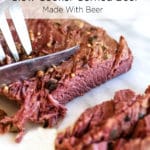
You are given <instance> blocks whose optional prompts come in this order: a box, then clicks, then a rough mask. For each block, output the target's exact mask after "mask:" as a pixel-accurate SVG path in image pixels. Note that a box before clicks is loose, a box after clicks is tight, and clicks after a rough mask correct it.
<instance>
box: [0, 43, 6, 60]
mask: <svg viewBox="0 0 150 150" xmlns="http://www.w3.org/2000/svg"><path fill="white" fill-rule="evenodd" d="M4 58H5V53H4V50H3V48H2V46H1V44H0V61H3V60H4Z"/></svg>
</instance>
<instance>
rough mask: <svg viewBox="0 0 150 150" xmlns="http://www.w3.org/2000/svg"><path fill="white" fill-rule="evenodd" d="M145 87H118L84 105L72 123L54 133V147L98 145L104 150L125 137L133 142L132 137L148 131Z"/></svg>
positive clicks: (68, 149)
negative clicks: (104, 99) (141, 89)
mask: <svg viewBox="0 0 150 150" xmlns="http://www.w3.org/2000/svg"><path fill="white" fill-rule="evenodd" d="M148 89H150V88H148ZM148 89H147V90H146V93H145V94H144V95H136V94H135V93H134V92H133V91H130V90H122V91H118V92H116V94H115V96H114V98H113V100H111V101H107V102H104V103H102V104H99V105H97V106H94V107H92V108H89V109H87V110H86V111H85V112H84V113H83V114H82V115H81V116H80V117H79V119H78V120H77V121H76V123H75V124H74V126H73V127H70V128H67V130H66V131H64V132H62V133H59V134H58V136H57V138H56V150H64V149H65V150H73V149H75V150H86V149H87V150H88V149H90V150H97V149H98V148H99V146H100V145H104V147H103V149H106V150H109V149H110V150H112V149H119V148H120V149H121V148H123V145H124V144H125V143H127V144H128V142H127V141H129V139H131V141H132V140H133V144H134V142H135V143H136V140H137V139H136V140H135V141H134V138H139V137H143V138H144V135H149V130H150V126H149V118H150V117H149V115H148V114H149V109H150V92H149V90H148ZM142 118H143V119H142ZM146 137H148V136H145V138H146ZM131 141H129V143H130V142H131ZM146 141H147V139H146ZM102 143H103V144H102ZM131 143H132V142H131ZM139 144H140V143H139ZM129 149H130V148H129Z"/></svg>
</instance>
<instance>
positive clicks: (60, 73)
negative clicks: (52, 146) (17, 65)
mask: <svg viewBox="0 0 150 150" xmlns="http://www.w3.org/2000/svg"><path fill="white" fill-rule="evenodd" d="M26 22H27V25H28V28H29V32H30V37H31V41H32V46H33V52H32V54H31V55H30V56H26V54H24V50H23V47H22V46H21V44H20V42H19V39H18V37H17V35H16V32H15V29H14V27H13V25H12V23H11V20H9V23H10V25H11V30H12V33H13V36H14V39H15V42H16V45H17V48H18V51H19V54H20V57H21V59H22V60H24V59H29V58H34V57H38V56H41V55H46V54H49V53H54V52H56V51H60V50H63V49H65V48H69V47H72V46H75V45H80V50H79V51H78V52H77V53H76V54H74V55H73V56H72V57H70V59H69V60H66V61H64V62H62V63H61V64H60V65H58V66H55V65H53V66H51V67H50V68H48V69H47V70H46V71H41V70H40V71H38V72H37V74H36V75H35V76H34V77H32V78H30V79H27V80H24V81H19V79H18V81H17V82H15V83H12V84H10V85H4V86H3V87H2V88H1V89H0V94H1V95H4V96H6V97H7V98H8V99H11V100H14V101H16V102H17V103H18V104H19V105H20V109H19V110H18V112H17V113H16V114H15V115H14V116H11V117H8V116H7V117H4V119H2V120H1V121H0V126H1V127H2V129H3V130H1V132H4V131H11V130H12V129H15V131H17V132H19V133H20V134H19V136H17V141H19V140H20V137H21V136H22V135H23V132H24V125H25V123H26V121H28V120H30V121H33V122H36V123H42V124H43V125H44V126H45V127H51V126H53V125H54V124H56V123H57V122H58V120H59V119H60V118H62V117H64V115H65V112H66V108H65V106H64V104H66V103H67V102H68V101H70V100H72V99H73V98H75V97H77V96H80V95H83V94H84V93H85V92H87V91H89V90H90V89H91V88H94V87H95V86H97V85H100V84H102V83H104V82H106V81H107V80H109V79H112V78H114V77H116V76H118V75H120V74H122V73H125V72H127V71H128V70H129V69H130V68H131V64H132V60H133V57H132V54H131V51H130V49H129V47H128V45H127V42H126V40H125V38H124V37H122V36H121V37H120V40H119V42H116V41H115V40H114V39H112V38H111V37H110V36H108V34H107V33H106V31H105V30H103V29H102V28H99V27H95V26H92V25H90V24H88V23H86V22H84V21H81V20H26ZM0 37H1V38H0V40H1V43H2V44H3V47H4V48H5V51H6V53H7V57H6V59H5V60H4V61H3V62H1V65H5V64H8V63H13V62H14V60H13V58H12V57H11V54H10V53H9V50H8V47H7V45H6V43H5V42H4V39H3V38H2V35H1V36H0ZM110 109H113V108H110ZM112 111H114V110H112ZM105 115H106V116H108V115H111V114H107V113H106V114H105ZM105 115H104V118H105V117H106V116H105ZM102 118H103V117H102ZM93 123H94V122H93Z"/></svg>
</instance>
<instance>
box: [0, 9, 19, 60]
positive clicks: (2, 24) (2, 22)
mask: <svg viewBox="0 0 150 150" xmlns="http://www.w3.org/2000/svg"><path fill="white" fill-rule="evenodd" d="M0 29H1V31H2V33H3V36H4V38H5V40H6V42H7V45H8V47H9V49H10V51H11V53H12V55H13V57H14V58H15V60H16V61H18V60H19V55H18V52H17V49H16V46H15V42H14V40H13V37H12V34H11V32H10V29H9V26H8V23H7V20H6V17H5V14H4V12H0Z"/></svg>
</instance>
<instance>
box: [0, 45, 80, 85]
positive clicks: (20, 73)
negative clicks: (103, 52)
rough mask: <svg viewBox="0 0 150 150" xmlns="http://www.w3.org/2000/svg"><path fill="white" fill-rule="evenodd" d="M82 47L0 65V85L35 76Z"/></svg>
mask: <svg viewBox="0 0 150 150" xmlns="http://www.w3.org/2000/svg"><path fill="white" fill-rule="evenodd" d="M79 48H80V47H79V46H74V47H71V48H69V49H66V50H63V51H59V52H56V53H53V54H49V55H46V56H41V57H37V58H33V59H28V60H23V61H20V62H15V63H12V64H9V65H5V66H2V67H0V87H1V86H2V85H4V84H10V83H12V82H15V81H18V80H24V79H27V78H30V77H32V76H34V74H35V72H36V71H38V70H44V69H46V68H48V67H50V66H52V65H58V64H59V63H61V62H62V61H63V60H67V59H68V58H69V57H70V56H71V55H73V54H74V53H75V52H76V51H77V50H78V49H79Z"/></svg>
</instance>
